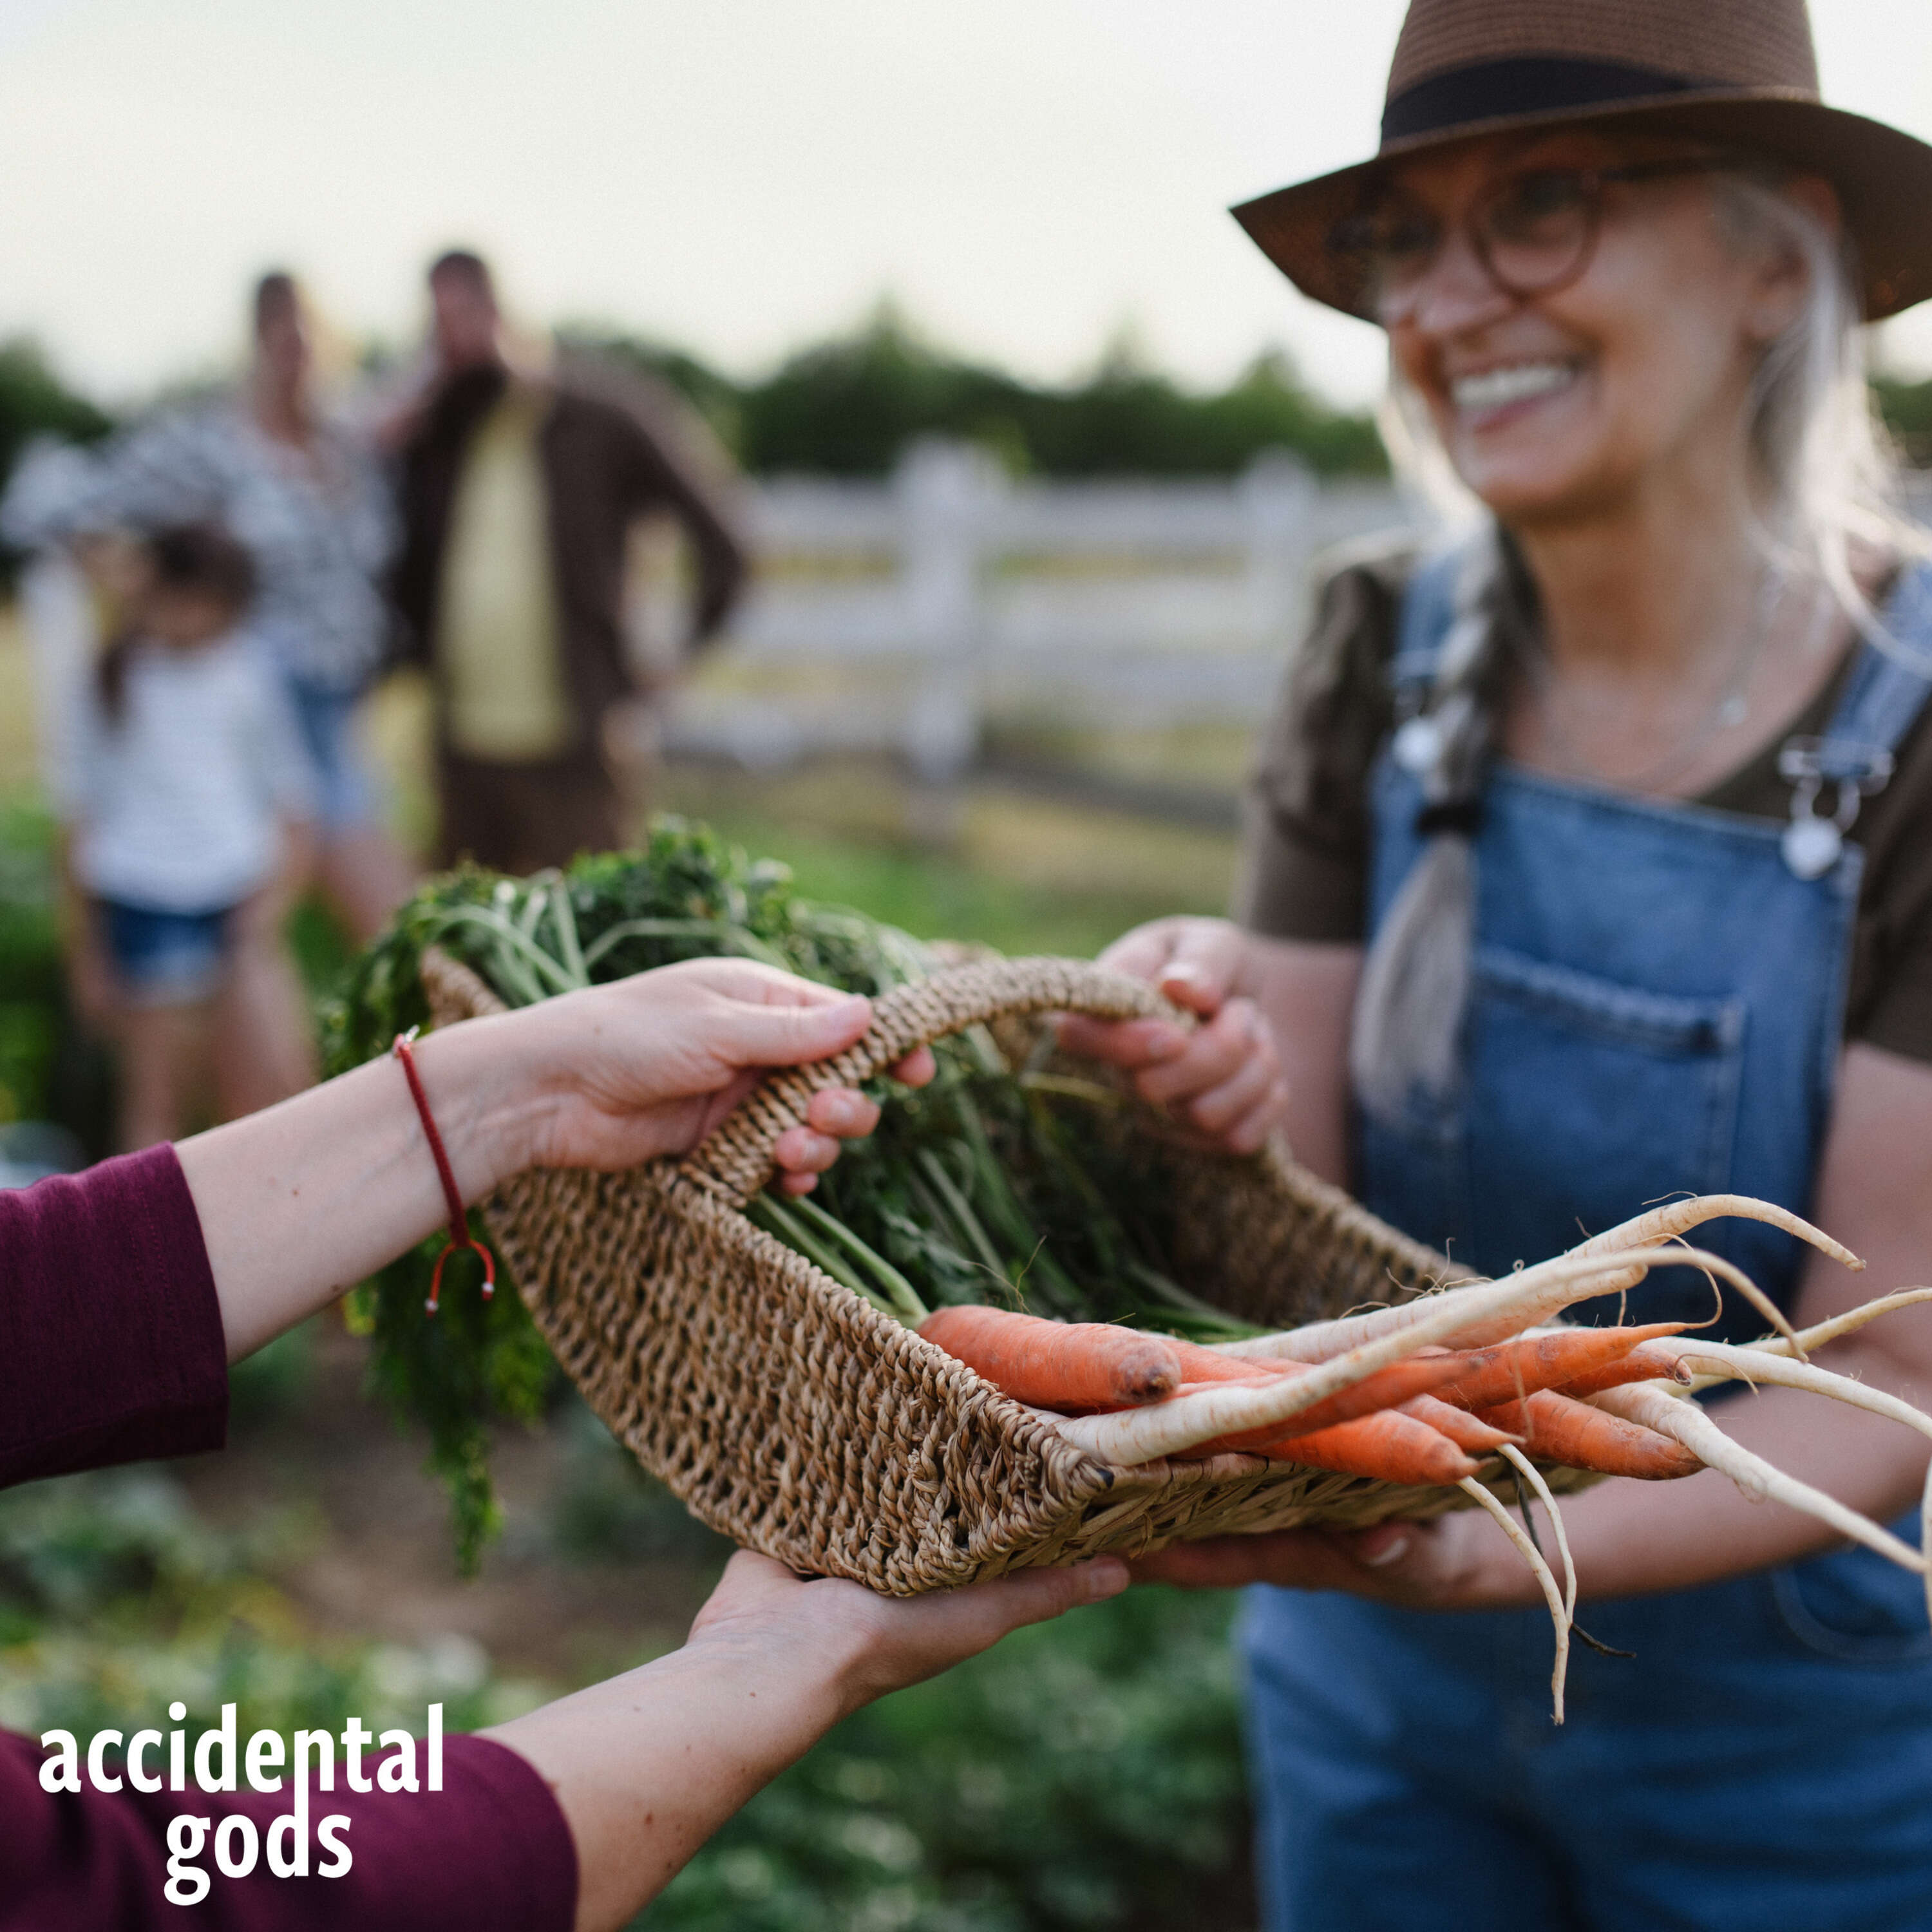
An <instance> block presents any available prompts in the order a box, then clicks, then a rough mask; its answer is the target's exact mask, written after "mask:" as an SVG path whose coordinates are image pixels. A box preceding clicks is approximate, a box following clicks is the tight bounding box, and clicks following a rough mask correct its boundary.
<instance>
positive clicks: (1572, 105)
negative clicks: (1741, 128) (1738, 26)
mask: <svg viewBox="0 0 1932 1932" xmlns="http://www.w3.org/2000/svg"><path fill="white" fill-rule="evenodd" d="M1721 85H1722V83H1713V82H1710V81H1701V80H1690V79H1688V78H1687V77H1685V76H1684V75H1682V74H1662V73H1659V72H1658V71H1657V70H1656V69H1655V68H1646V67H1633V66H1630V65H1626V64H1625V62H1622V61H1600V60H1571V59H1566V58H1563V57H1562V56H1560V55H1519V56H1517V58H1514V59H1509V60H1496V61H1484V62H1481V63H1480V64H1479V65H1476V66H1473V67H1460V68H1451V70H1450V71H1448V73H1446V74H1431V75H1430V77H1429V78H1428V79H1427V80H1420V81H1418V82H1417V83H1415V86H1413V87H1410V88H1406V89H1404V90H1403V92H1401V93H1400V94H1397V95H1391V97H1390V98H1389V101H1388V105H1387V106H1386V107H1385V108H1384V109H1383V110H1382V145H1383V146H1384V147H1385V148H1386V147H1387V146H1388V145H1389V143H1390V142H1392V141H1404V140H1408V139H1411V138H1412V137H1413V136H1416V135H1419V134H1421V135H1427V134H1434V133H1441V132H1442V131H1443V130H1445V129H1448V128H1451V127H1466V126H1468V125H1469V124H1471V123H1472V122H1476V121H1492V120H1501V119H1503V118H1505V117H1507V116H1509V115H1519V114H1526V113H1532V114H1547V113H1564V112H1566V111H1570V110H1576V109H1579V108H1592V107H1608V106H1611V105H1613V104H1616V103H1617V102H1619V101H1655V100H1657V99H1658V98H1661V97H1663V96H1665V95H1673V94H1691V93H1705V92H1710V91H1712V90H1713V89H1715V87H1718V86H1721Z"/></svg>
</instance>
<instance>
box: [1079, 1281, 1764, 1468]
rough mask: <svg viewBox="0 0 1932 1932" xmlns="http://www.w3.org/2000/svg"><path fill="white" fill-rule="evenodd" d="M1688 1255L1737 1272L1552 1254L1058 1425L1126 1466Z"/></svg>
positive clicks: (1242, 1426) (1294, 1408)
mask: <svg viewBox="0 0 1932 1932" xmlns="http://www.w3.org/2000/svg"><path fill="white" fill-rule="evenodd" d="M1681 1265H1690V1266H1694V1267H1710V1268H1715V1269H1717V1270H1718V1271H1722V1272H1724V1273H1725V1274H1727V1278H1728V1277H1729V1276H1730V1275H1735V1274H1737V1271H1736V1269H1735V1268H1732V1266H1731V1265H1730V1262H1727V1261H1724V1260H1722V1259H1720V1258H1719V1257H1718V1256H1715V1255H1707V1254H1706V1253H1703V1251H1702V1250H1700V1249H1696V1248H1681V1247H1661V1248H1652V1249H1649V1250H1645V1251H1644V1252H1643V1253H1639V1254H1635V1255H1631V1256H1623V1255H1619V1256H1614V1257H1611V1258H1609V1259H1606V1258H1605V1257H1604V1256H1583V1257H1580V1258H1574V1259H1573V1258H1571V1257H1570V1256H1558V1257H1557V1258H1556V1259H1555V1260H1554V1261H1548V1262H1541V1263H1539V1264H1538V1266H1537V1267H1535V1268H1525V1269H1524V1270H1523V1272H1522V1273H1521V1274H1513V1275H1511V1276H1510V1277H1508V1279H1507V1280H1503V1281H1492V1282H1481V1283H1476V1284H1475V1285H1474V1286H1471V1287H1468V1288H1458V1289H1453V1290H1451V1292H1448V1293H1447V1294H1445V1295H1437V1296H1435V1297H1433V1298H1431V1299H1430V1301H1427V1302H1422V1303H1418V1304H1415V1306H1414V1307H1413V1308H1412V1309H1405V1310H1402V1311H1401V1312H1402V1313H1404V1314H1406V1315H1408V1316H1410V1317H1411V1319H1410V1320H1409V1322H1408V1323H1407V1325H1406V1326H1404V1327H1403V1328H1398V1329H1396V1330H1394V1331H1392V1332H1391V1333H1389V1334H1384V1335H1381V1336H1379V1337H1376V1339H1375V1340H1373V1341H1370V1342H1367V1343H1364V1344H1363V1345H1362V1346H1360V1347H1359V1348H1355V1349H1351V1350H1350V1351H1349V1352H1348V1353H1347V1354H1346V1355H1338V1356H1336V1357H1334V1358H1332V1359H1331V1360H1328V1361H1324V1362H1322V1363H1320V1364H1318V1365H1316V1367H1314V1368H1313V1370H1311V1371H1310V1373H1308V1374H1307V1375H1305V1376H1294V1377H1292V1378H1284V1379H1283V1380H1282V1381H1281V1382H1279V1383H1276V1384H1274V1385H1270V1384H1269V1383H1267V1382H1224V1383H1222V1384H1221V1385H1219V1386H1218V1387H1212V1388H1205V1389H1202V1390H1199V1391H1193V1392H1189V1393H1184V1394H1179V1395H1175V1396H1171V1397H1169V1398H1168V1400H1166V1401H1165V1402H1157V1403H1148V1404H1147V1405H1146V1406H1145V1407H1143V1408H1140V1409H1124V1410H1122V1411H1121V1412H1119V1413H1118V1414H1117V1415H1089V1416H1082V1417H1080V1418H1077V1419H1076V1420H1075V1421H1072V1422H1067V1423H1063V1424H1061V1430H1060V1433H1061V1435H1062V1436H1064V1437H1065V1438H1066V1439H1067V1441H1069V1442H1072V1443H1073V1444H1074V1445H1076V1447H1078V1448H1082V1449H1085V1450H1087V1451H1089V1453H1091V1454H1094V1455H1096V1456H1099V1457H1103V1458H1104V1459H1105V1460H1106V1461H1108V1462H1110V1463H1118V1464H1122V1465H1125V1466H1129V1467H1132V1466H1134V1465H1136V1464H1138V1463H1151V1462H1152V1461H1153V1460H1154V1459H1155V1458H1156V1457H1161V1456H1174V1455H1178V1454H1180V1453H1181V1451H1183V1450H1185V1449H1191V1448H1193V1447H1194V1445H1196V1443H1197V1442H1207V1441H1208V1440H1209V1439H1211V1438H1212V1437H1214V1436H1232V1435H1235V1434H1237V1433H1241V1432H1244V1431H1246V1430H1250V1429H1260V1428H1264V1427H1268V1426H1270V1425H1271V1424H1275V1423H1277V1422H1286V1421H1288V1420H1289V1418H1290V1417H1292V1416H1295V1415H1300V1414H1301V1412H1302V1411H1303V1410H1304V1409H1311V1408H1313V1406H1314V1405H1315V1404H1316V1403H1318V1402H1321V1401H1323V1400H1326V1399H1327V1398H1328V1397H1330V1396H1331V1395H1335V1394H1339V1393H1340V1391H1342V1390H1343V1389H1346V1388H1353V1387H1354V1385H1355V1384H1356V1383H1357V1382H1360V1381H1361V1380H1362V1379H1363V1378H1364V1376H1369V1375H1371V1374H1373V1373H1374V1372H1375V1371H1376V1370H1377V1369H1379V1368H1383V1367H1387V1365H1388V1364H1389V1363H1391V1362H1395V1361H1401V1360H1403V1358H1405V1357H1406V1356H1409V1355H1414V1354H1415V1352H1417V1350H1418V1349H1424V1348H1427V1346H1429V1345H1430V1343H1436V1342H1451V1341H1461V1340H1466V1339H1467V1338H1469V1337H1471V1336H1472V1334H1481V1335H1483V1336H1485V1337H1487V1336H1490V1335H1492V1334H1493V1335H1494V1336H1495V1337H1496V1338H1497V1339H1502V1338H1503V1337H1508V1336H1511V1335H1514V1334H1516V1332H1517V1331H1518V1330H1519V1329H1520V1328H1524V1327H1526V1325H1528V1324H1529V1323H1530V1322H1535V1321H1538V1320H1541V1319H1543V1318H1544V1317H1546V1316H1550V1315H1552V1314H1554V1313H1556V1311H1557V1310H1559V1309H1561V1308H1565V1307H1568V1305H1569V1304H1571V1302H1573V1301H1587V1300H1588V1299H1589V1298H1590V1297H1591V1296H1592V1295H1595V1294H1596V1293H1597V1292H1598V1288H1597V1286H1596V1284H1597V1283H1598V1281H1599V1280H1601V1278H1602V1277H1603V1275H1604V1271H1605V1268H1607V1267H1608V1268H1612V1269H1613V1270H1615V1271H1616V1273H1617V1274H1618V1275H1619V1276H1622V1275H1623V1274H1627V1273H1628V1271H1629V1270H1630V1268H1632V1267H1634V1268H1636V1269H1637V1272H1638V1274H1640V1275H1641V1274H1643V1271H1645V1270H1646V1268H1655V1267H1659V1266H1665V1267H1673V1268H1675V1267H1678V1266H1681ZM1739 1278H1740V1279H1742V1277H1739Z"/></svg>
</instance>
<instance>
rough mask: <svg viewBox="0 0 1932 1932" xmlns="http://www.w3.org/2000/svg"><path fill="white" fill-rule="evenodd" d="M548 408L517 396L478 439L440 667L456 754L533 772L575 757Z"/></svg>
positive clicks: (453, 529) (439, 645) (455, 552)
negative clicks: (560, 627) (559, 602)
mask: <svg viewBox="0 0 1932 1932" xmlns="http://www.w3.org/2000/svg"><path fill="white" fill-rule="evenodd" d="M545 407H546V402H545V399H544V398H543V397H542V396H541V395H540V394H536V393H533V392H531V391H530V390H529V389H523V388H519V387H516V386H512V387H511V389H509V390H508V392H506V393H505V395H504V397H503V399H502V401H501V402H499V404H497V405H496V407H495V408H494V409H493V410H491V411H490V414H489V416H487V418H485V419H484V422H483V423H482V424H481V426H480V427H479V428H478V430H477V431H476V434H475V438H474V440H472V443H470V446H469V453H468V454H467V455H466V456H465V458H463V470H462V474H461V475H460V476H459V477H458V480H457V485H456V500H455V502H453V503H452V505H451V506H450V518H449V541H448V543H447V544H446V547H445V548H444V551H443V580H442V583H441V586H440V592H439V595H438V597H437V638H436V661H437V666H438V668H439V670H440V674H441V677H442V679H443V691H444V695H445V697H446V701H447V703H448V705H449V739H450V743H451V745H452V748H454V749H455V750H456V751H459V752H461V753H462V754H464V755H465V756H466V757H472V758H490V759H494V760H498V761H499V762H501V763H510V764H526V763H533V762H535V760H538V759H542V758H552V757H558V756H559V755H560V754H562V752H564V751H567V750H568V748H569V746H570V742H571V737H572V736H573V735H574V733H573V719H572V718H571V706H570V699H569V695H568V692H567V691H566V690H565V686H564V682H563V666H562V657H561V655H560V653H559V649H558V645H557V613H556V589H555V586H554V580H553V573H552V568H551V562H550V515H549V504H548V500H547V494H546V492H545V490H544V476H543V465H542V460H541V452H539V450H538V447H537V434H538V431H539V429H540V428H541V426H542V423H543V418H544V410H545Z"/></svg>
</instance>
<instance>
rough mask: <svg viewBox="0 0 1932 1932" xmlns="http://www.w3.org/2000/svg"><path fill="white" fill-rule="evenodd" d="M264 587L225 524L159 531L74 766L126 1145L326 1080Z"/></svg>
mask: <svg viewBox="0 0 1932 1932" xmlns="http://www.w3.org/2000/svg"><path fill="white" fill-rule="evenodd" d="M253 594H254V570H253V568H252V566H251V564H250V562H249V559H248V553H247V552H246V551H245V550H243V549H242V547H240V545H239V544H237V543H236V541H234V540H233V538H230V537H229V536H227V535H225V534H224V533H223V532H221V531H220V530H218V529H214V528H213V527H212V526H202V525H192V526H179V527H177V528H174V529H165V530H162V531H160V532H157V533H156V534H155V535H153V536H152V537H151V538H148V540H147V541H145V543H143V544H142V545H141V546H140V547H139V554H138V558H137V567H136V571H135V572H134V574H133V581H132V584H131V586H130V593H129V595H128V597H127V604H126V610H125V621H124V622H123V624H122V625H121V626H120V628H118V631H116V633H115V634H114V636H113V640H112V641H111V642H110V643H109V644H108V645H107V648H106V649H104V652H102V653H101V657H100V659H99V661H98V665H97V667H96V673H95V676H94V678H93V679H92V681H91V682H90V683H89V685H88V686H87V687H86V689H85V690H84V691H81V692H80V693H78V694H77V700H78V701H77V702H76V703H74V705H73V706H71V709H70V715H69V716H68V718H67V720H66V729H65V733H64V738H65V742H64V744H63V745H62V748H61V755H60V756H59V757H58V759H57V760H56V780H57V782H56V795H57V801H58V805H59V808H60V811H61V817H62V823H63V827H64V837H63V841H62V854H63V869H64V876H65V882H66V885H67V888H68V890H67V903H68V958H69V961H70V966H71V974H72V977H73V985H74V998H75V1004H76V1005H77V1008H78V1009H79V1010H80V1013H81V1014H82V1016H83V1018H85V1019H87V1020H89V1022H92V1023H93V1024H95V1025H99V1026H101V1028H103V1030H104V1031H106V1032H107V1033H108V1034H110V1037H112V1038H113V1039H114V1040H115V1041H116V1042H117V1043H118V1046H119V1048H120V1058H121V1104H120V1118H119V1138H120V1142H121V1146H122V1147H123V1148H139V1147H145V1146H148V1145H151V1144H152V1143H154V1142H157V1141H163V1140H171V1139H175V1138H177V1137H178V1136H180V1135H181V1134H182V1133H185V1132H187V1131H188V1130H190V1127H191V1126H192V1125H193V1124H194V1122H195V1121H196V1119H197V1118H199V1116H200V1115H201V1114H202V1113H203V1112H205V1110H206V1109H207V1108H208V1105H209V1103H210V1102H212V1104H213V1106H214V1110H215V1112H217V1114H219V1115H220V1116H222V1117H223V1118H232V1117H233V1116H234V1115H238V1114H244V1113H250V1112H254V1110H255V1109H257V1108H260V1107H264V1106H269V1105H272V1103H274V1102H275V1101H277V1100H282V1099H284V1098H285V1097H287V1095H289V1094H293V1093H294V1092H296V1091H298V1090H299V1089H300V1088H302V1087H305V1086H306V1085H308V1084H309V1083H310V1082H311V1081H312V1080H313V1079H314V1077H315V1070H314V1049H313V1047H312V1045H311V1040H310V1036H309V1031H308V1024H307V1019H306V1014H305V1006H304V1002H303V999H302V992H301V988H300V986H299V982H298V980H297V979H296V972H295V967H294V962H293V959H291V958H290V955H289V953H288V950H287V946H286V944H285V943H284V940H283V938H282V927H283V925H284V921H285V919H286V917H287V913H288V910H289V907H290V900H291V895H292V889H293V886H294V885H295V884H296V882H297V881H299V880H300V879H301V878H302V876H303V875H304V874H305V871H306V869H307V867H308V862H309V859H310V857H311V849H312V830H311V827H312V823H313V819H314V780H313V778H312V777H311V770H310V765H309V761H308V758H307V757H306V756H305V754H304V751H303V749H302V742H301V739H300V736H299V730H298V727H297V725H296V721H295V718H294V717H293V714H292V712H291V711H290V707H289V703H288V700H287V697H286V695H285V694H284V691H283V690H282V688H281V684H280V682H279V681H278V679H277V677H276V676H275V672H274V670H273V668H272V666H271V664H270V663H269V660H268V658H267V655H266V653H265V652H263V650H262V649H261V648H260V646H259V644H258V643H257V642H256V641H255V640H254V639H252V638H251V637H250V636H249V634H248V631H247V630H246V629H245V625H244V620H245V618H246V616H247V613H248V606H249V603H250V600H251V597H252V595H253Z"/></svg>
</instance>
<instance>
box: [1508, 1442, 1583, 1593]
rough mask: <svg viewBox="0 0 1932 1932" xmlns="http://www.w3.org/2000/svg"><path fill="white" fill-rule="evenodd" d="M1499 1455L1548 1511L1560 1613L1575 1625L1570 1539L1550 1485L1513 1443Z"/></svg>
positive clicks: (1572, 1562) (1575, 1590) (1574, 1581)
mask: <svg viewBox="0 0 1932 1932" xmlns="http://www.w3.org/2000/svg"><path fill="white" fill-rule="evenodd" d="M1498 1453H1499V1454H1501V1455H1503V1456H1505V1457H1508V1460H1509V1461H1510V1462H1511V1463H1513V1464H1514V1466H1515V1468H1516V1471H1517V1475H1520V1476H1521V1477H1522V1478H1523V1481H1525V1482H1526V1483H1527V1484H1529V1486H1530V1487H1531V1488H1532V1489H1533V1490H1535V1492H1536V1494H1537V1498H1538V1501H1539V1502H1541V1504H1542V1505H1543V1507H1544V1509H1545V1510H1547V1511H1548V1512H1549V1515H1550V1529H1552V1530H1553V1532H1555V1534H1556V1553H1557V1555H1558V1556H1560V1557H1562V1559H1563V1614H1564V1615H1565V1616H1566V1617H1568V1619H1570V1621H1571V1622H1572V1623H1574V1622H1576V1621H1577V1565H1576V1562H1575V1560H1574V1559H1573V1558H1572V1557H1571V1554H1570V1538H1569V1536H1568V1533H1567V1532H1565V1529H1564V1527H1563V1512H1562V1511H1561V1510H1560V1509H1559V1508H1557V1507H1556V1498H1555V1497H1554V1496H1552V1495H1551V1494H1550V1485H1549V1484H1547V1483H1546V1482H1545V1481H1544V1480H1543V1472H1542V1471H1541V1469H1538V1467H1537V1466H1536V1465H1535V1463H1532V1461H1531V1460H1529V1457H1527V1456H1526V1455H1525V1454H1523V1451H1521V1450H1520V1449H1519V1448H1517V1446H1516V1445H1515V1444H1514V1442H1505V1444H1504V1445H1502V1449H1501V1450H1500V1451H1499V1452H1498Z"/></svg>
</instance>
